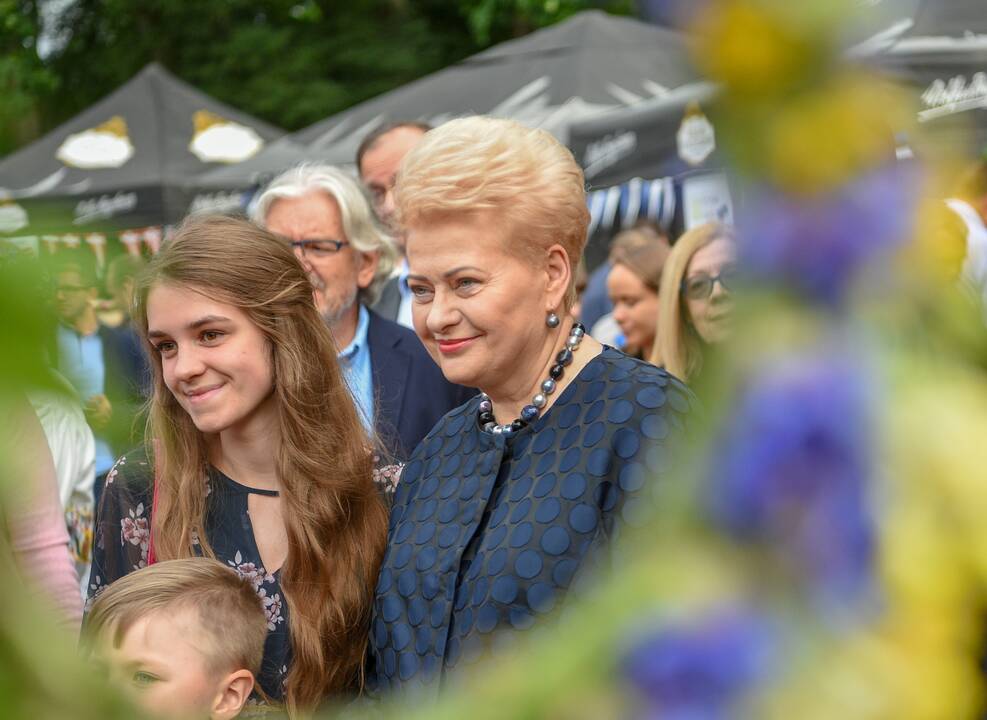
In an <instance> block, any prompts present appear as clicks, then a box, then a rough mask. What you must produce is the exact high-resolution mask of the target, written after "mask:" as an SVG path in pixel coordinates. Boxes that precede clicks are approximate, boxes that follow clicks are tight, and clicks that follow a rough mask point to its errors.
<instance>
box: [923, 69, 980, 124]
mask: <svg viewBox="0 0 987 720" xmlns="http://www.w3.org/2000/svg"><path fill="white" fill-rule="evenodd" d="M922 102H923V103H925V106H926V107H927V108H929V109H928V110H923V111H922V112H920V113H919V114H918V118H919V120H921V121H922V122H925V121H926V120H934V119H935V118H937V117H943V116H945V115H953V114H954V113H960V112H963V111H965V110H975V109H976V108H982V107H987V73H983V72H978V73H975V74H974V75H973V77H972V78H970V82H969V83H967V81H966V76H965V75H957V76H955V77H953V78H951V79H950V80H949V82H946V81H945V80H941V79H939V78H936V79H935V80H933V81H932V84H931V85H929V87H928V88H926V90H925V92H924V93H922Z"/></svg>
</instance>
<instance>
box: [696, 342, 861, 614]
mask: <svg viewBox="0 0 987 720" xmlns="http://www.w3.org/2000/svg"><path fill="white" fill-rule="evenodd" d="M868 395H869V389H868V388H867V387H866V381H865V374H864V372H863V369H862V367H861V363H860V362H858V361H855V359H854V358H852V357H850V356H841V355H832V354H825V353H824V354H822V355H816V356H790V357H787V358H784V359H781V360H777V361H774V362H769V363H767V364H765V365H764V366H762V367H761V368H760V369H759V371H758V374H757V375H756V376H755V377H754V378H752V379H751V381H750V382H749V383H748V384H747V385H746V386H745V387H744V388H743V389H742V390H741V394H740V397H739V400H738V404H737V407H736V408H735V410H734V411H733V412H732V413H731V415H730V417H729V419H728V421H727V426H726V428H725V430H724V432H723V434H722V436H721V437H720V438H719V439H718V442H717V443H716V444H715V445H714V449H713V460H712V468H711V476H710V483H709V492H710V495H709V503H710V508H711V511H712V516H713V519H714V521H715V522H716V523H718V524H719V525H720V526H721V527H722V528H723V529H724V530H725V531H726V532H727V533H728V534H729V535H731V536H732V537H733V538H735V539H736V540H739V541H742V542H752V543H756V544H761V545H763V546H764V547H765V548H766V549H767V550H769V552H770V553H771V557H779V556H780V557H781V558H782V562H783V563H785V564H786V565H787V566H788V567H789V569H794V570H795V572H796V573H797V574H804V576H805V581H806V582H807V586H808V588H809V590H810V593H811V595H812V596H813V597H814V598H815V599H817V600H819V601H821V604H822V605H824V606H826V607H825V608H820V609H831V610H836V611H838V612H839V613H845V611H846V610H847V609H848V608H849V609H851V610H852V609H853V607H854V606H853V601H855V600H863V599H864V595H863V594H864V593H865V592H866V591H867V590H868V589H869V588H870V585H871V583H870V580H871V568H872V562H873V552H874V542H875V537H874V536H875V529H874V527H873V524H872V516H871V512H870V503H869V485H868V483H869V479H870V475H871V470H872V468H871V464H872V457H871V447H870V445H871V434H870V432H869V420H870V417H869V412H868V411H869V405H870V403H869V397H868Z"/></svg>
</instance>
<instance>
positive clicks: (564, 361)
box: [555, 348, 572, 366]
mask: <svg viewBox="0 0 987 720" xmlns="http://www.w3.org/2000/svg"><path fill="white" fill-rule="evenodd" d="M555 362H557V363H558V364H559V365H562V366H566V365H570V364H572V350H570V349H569V348H562V349H561V350H559V354H558V355H556V356H555Z"/></svg>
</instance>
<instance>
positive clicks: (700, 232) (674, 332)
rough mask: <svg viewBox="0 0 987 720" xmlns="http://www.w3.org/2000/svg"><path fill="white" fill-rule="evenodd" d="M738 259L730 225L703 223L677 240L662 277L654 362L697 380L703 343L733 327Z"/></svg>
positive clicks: (717, 338)
mask: <svg viewBox="0 0 987 720" xmlns="http://www.w3.org/2000/svg"><path fill="white" fill-rule="evenodd" d="M736 261H737V248H736V243H735V241H734V235H733V231H732V230H731V229H730V228H728V227H726V226H724V225H719V224H717V223H707V224H705V225H701V226H699V227H696V228H693V229H692V230H689V231H688V232H686V233H684V234H683V235H682V237H680V238H679V239H678V240H677V241H676V242H675V245H673V246H672V251H671V253H669V255H668V259H667V260H666V261H665V267H664V270H663V272H662V277H661V290H660V292H659V299H658V328H657V330H656V332H655V343H654V348H653V350H652V354H651V362H652V363H654V364H655V365H657V366H659V367H663V368H665V369H666V370H668V372H670V373H672V374H673V375H675V376H676V377H680V378H683V379H684V380H686V381H693V380H695V378H696V376H697V375H698V374H699V372H700V371H701V370H702V365H703V353H704V348H705V347H706V346H708V345H715V344H717V343H721V342H723V341H724V340H726V339H727V338H728V337H729V335H730V332H731V330H732V327H733V325H732V319H733V318H732V311H733V299H732V297H731V291H732V290H733V287H732V281H733V278H734V275H735V267H736Z"/></svg>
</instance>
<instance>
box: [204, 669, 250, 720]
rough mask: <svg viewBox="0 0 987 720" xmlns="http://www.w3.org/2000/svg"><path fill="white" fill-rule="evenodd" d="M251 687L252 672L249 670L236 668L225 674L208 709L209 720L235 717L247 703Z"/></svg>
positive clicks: (229, 719)
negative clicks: (234, 670)
mask: <svg viewBox="0 0 987 720" xmlns="http://www.w3.org/2000/svg"><path fill="white" fill-rule="evenodd" d="M253 689H254V674H253V673H252V672H250V671H249V670H237V671H236V672H232V673H230V674H229V675H227V676H226V677H225V678H224V679H223V684H222V686H220V688H219V693H218V695H217V696H216V700H215V701H214V702H213V705H212V708H211V709H210V712H209V718H210V720H232V719H233V718H235V717H236V716H237V715H239V714H240V711H241V710H243V706H244V705H246V704H247V698H249V697H250V693H251V691H252V690H253Z"/></svg>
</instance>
